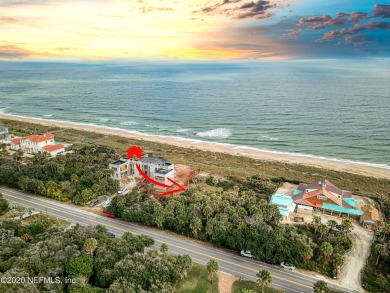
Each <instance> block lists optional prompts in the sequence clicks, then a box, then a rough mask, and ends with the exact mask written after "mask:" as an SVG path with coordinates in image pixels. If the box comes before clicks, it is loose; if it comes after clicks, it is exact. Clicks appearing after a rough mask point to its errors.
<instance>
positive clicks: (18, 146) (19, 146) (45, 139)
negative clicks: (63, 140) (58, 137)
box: [11, 133, 65, 156]
mask: <svg viewBox="0 0 390 293" xmlns="http://www.w3.org/2000/svg"><path fill="white" fill-rule="evenodd" d="M11 149H12V150H22V151H23V152H25V153H28V154H37V153H40V152H46V153H49V154H50V155H53V156H55V155H57V154H59V153H62V152H64V151H65V146H64V145H63V144H56V142H55V141H54V136H53V134H51V133H46V134H43V135H29V136H26V137H22V138H14V139H12V140H11Z"/></svg>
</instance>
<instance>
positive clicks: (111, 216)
mask: <svg viewBox="0 0 390 293" xmlns="http://www.w3.org/2000/svg"><path fill="white" fill-rule="evenodd" d="M107 217H109V218H111V219H116V217H115V216H114V215H113V214H111V213H107Z"/></svg>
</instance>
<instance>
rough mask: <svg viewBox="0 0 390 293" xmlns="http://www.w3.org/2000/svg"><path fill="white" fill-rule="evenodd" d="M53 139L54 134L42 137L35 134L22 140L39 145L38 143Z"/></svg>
mask: <svg viewBox="0 0 390 293" xmlns="http://www.w3.org/2000/svg"><path fill="white" fill-rule="evenodd" d="M52 138H53V134H51V133H46V134H42V135H35V134H33V135H29V136H26V137H23V138H22V139H21V140H29V141H32V142H37V143H38V142H43V141H47V140H50V139H52Z"/></svg>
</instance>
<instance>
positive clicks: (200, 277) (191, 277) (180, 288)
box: [175, 263, 218, 293]
mask: <svg viewBox="0 0 390 293" xmlns="http://www.w3.org/2000/svg"><path fill="white" fill-rule="evenodd" d="M175 292H176V293H218V280H215V279H214V283H213V284H211V283H210V281H209V272H208V271H207V269H206V267H205V266H202V265H199V264H196V263H193V264H192V268H191V270H190V271H189V272H188V276H187V278H186V279H184V280H181V281H179V282H178V283H177V285H176V287H175Z"/></svg>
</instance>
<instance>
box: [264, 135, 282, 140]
mask: <svg viewBox="0 0 390 293" xmlns="http://www.w3.org/2000/svg"><path fill="white" fill-rule="evenodd" d="M261 137H262V138H266V139H268V140H279V138H277V137H271V136H268V135H262V136H261Z"/></svg>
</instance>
